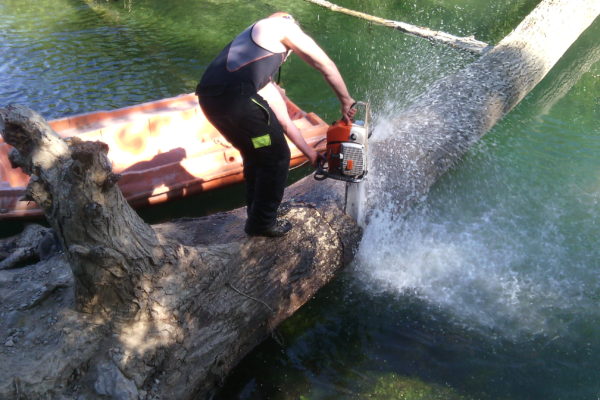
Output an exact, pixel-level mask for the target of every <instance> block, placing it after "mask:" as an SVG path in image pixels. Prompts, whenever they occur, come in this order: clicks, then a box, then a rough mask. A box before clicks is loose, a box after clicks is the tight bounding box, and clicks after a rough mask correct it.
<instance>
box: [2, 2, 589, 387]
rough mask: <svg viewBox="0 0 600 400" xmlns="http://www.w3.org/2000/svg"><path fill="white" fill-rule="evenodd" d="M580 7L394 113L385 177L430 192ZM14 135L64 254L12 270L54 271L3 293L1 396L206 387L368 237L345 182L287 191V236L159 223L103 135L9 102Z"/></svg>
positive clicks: (9, 277)
mask: <svg viewBox="0 0 600 400" xmlns="http://www.w3.org/2000/svg"><path fill="white" fill-rule="evenodd" d="M566 3H567V1H566V0H562V1H550V0H548V1H544V2H542V3H541V4H540V6H539V7H538V8H537V9H536V10H534V12H533V13H532V14H531V15H530V16H529V17H528V18H527V19H526V20H525V21H524V22H523V24H521V25H520V26H519V28H517V30H516V31H515V33H513V34H511V35H510V36H509V37H507V38H506V39H505V40H504V41H503V42H502V43H501V44H500V45H499V47H498V49H494V50H493V51H491V52H490V53H489V54H488V55H486V56H484V57H482V59H481V60H479V61H478V62H476V63H475V64H473V65H472V66H470V67H467V68H466V69H465V70H464V71H461V72H460V73H459V74H457V75H455V76H453V77H449V78H447V79H444V80H442V81H440V82H439V83H437V84H435V85H434V86H433V87H432V88H431V90H430V91H429V92H428V93H427V94H425V95H424V96H423V98H422V99H421V100H420V101H419V102H418V105H417V106H415V107H412V108H410V109H409V110H408V111H407V112H406V113H404V114H403V116H402V117H401V118H400V119H399V120H398V121H396V130H397V131H396V134H397V135H398V136H396V137H393V138H391V137H390V138H384V139H383V140H380V141H379V143H374V145H375V146H373V147H372V149H373V148H374V147H376V148H375V150H376V152H377V153H378V154H377V156H376V157H374V160H375V161H376V162H381V165H385V163H386V162H387V163H390V165H394V171H396V170H397V169H398V163H399V162H400V163H401V165H402V168H403V169H404V171H405V172H403V175H402V177H401V179H399V180H398V179H396V180H395V179H393V178H392V177H393V176H397V174H396V173H394V174H390V176H389V177H386V176H384V177H383V178H385V179H387V181H386V182H385V184H386V191H387V192H389V189H390V188H392V191H391V193H392V197H393V200H394V202H395V204H396V206H398V207H400V208H401V209H405V208H406V207H407V206H408V205H409V204H410V202H411V201H413V200H414V199H415V196H417V195H419V193H423V192H424V191H426V189H427V188H428V187H429V186H430V185H431V184H432V183H433V181H434V180H435V179H436V178H437V177H438V176H439V175H440V174H441V173H443V171H445V170H446V169H447V168H448V167H449V166H450V165H451V164H452V163H453V162H455V161H456V159H457V158H458V157H460V156H461V155H462V154H463V153H464V151H466V148H467V147H468V146H469V144H470V143H472V142H473V141H474V140H475V139H476V138H478V137H479V136H481V135H482V134H483V133H485V131H486V130H487V129H489V128H490V127H491V126H492V125H493V124H494V123H495V122H496V121H497V120H498V119H499V118H500V117H501V116H502V115H503V114H504V113H506V112H508V110H510V109H511V108H512V107H514V105H515V104H517V103H518V101H519V100H520V99H521V98H522V97H523V96H524V95H525V94H526V93H527V92H528V91H529V90H530V89H531V88H532V87H533V86H535V84H536V83H537V82H539V80H540V79H541V77H543V75H544V74H545V73H546V72H547V70H549V69H550V67H551V65H553V64H554V62H556V60H557V59H558V57H560V54H562V53H561V51H562V52H564V51H565V50H566V48H567V47H568V46H569V44H570V43H571V42H572V41H574V40H575V38H576V37H577V36H578V35H579V33H580V32H581V31H583V30H584V29H585V26H587V25H586V24H589V23H591V21H592V20H593V17H592V18H591V19H590V17H589V15H590V13H595V14H593V15H597V14H598V8H599V7H598V5H597V4H596V5H593V3H598V2H597V1H596V2H592V1H581V4H579V5H578V7H577V8H578V9H579V10H573V9H574V8H575V7H573V6H572V7H568V6H567V5H566ZM561 13H562V18H567V20H568V24H564V23H562V22H561V18H558V19H557V15H560V14H561ZM565 15H566V16H565ZM545 24H549V25H548V26H546V25H545ZM553 24H555V25H553ZM567 25H568V26H567ZM530 30H531V31H530ZM553 30H560V40H557V38H556V37H554V36H553V35H552V34H551V33H549V32H547V31H553ZM545 35H548V38H547V39H545V38H544V36H545ZM530 40H531V41H532V42H531V43H530V42H529V41H530ZM545 41H548V43H546V42H545ZM555 47H558V50H556V51H555V50H554V48H555ZM538 50H539V52H538ZM534 53H539V54H537V55H534ZM479 86H481V88H480V87H479ZM438 96H439V97H440V99H437V97H438ZM446 101H447V102H448V103H446ZM429 102H431V103H432V104H433V105H431V104H429ZM446 124H448V126H446ZM0 131H1V132H2V135H3V136H4V139H5V140H6V141H7V142H8V143H10V144H12V145H13V146H15V148H16V149H17V151H15V152H14V153H13V154H12V156H11V160H12V162H13V163H14V164H15V165H17V166H21V167H22V168H23V169H24V170H26V171H27V172H28V173H29V174H31V177H32V179H31V183H30V185H29V187H28V196H29V197H30V198H31V199H33V200H35V201H36V202H38V203H39V204H40V206H42V207H43V208H44V211H45V213H46V216H47V218H48V220H49V221H50V223H51V225H52V227H53V228H54V231H55V232H56V233H57V235H58V238H59V242H60V244H61V247H62V248H63V250H64V254H60V253H58V254H55V255H54V256H53V257H51V258H50V259H49V260H47V261H45V262H44V263H40V264H41V265H39V266H30V267H27V268H26V269H27V271H21V270H24V269H23V268H21V269H16V270H13V269H11V270H6V271H0V288H6V287H10V286H11V285H13V284H16V283H18V282H23V281H25V280H26V276H32V275H36V276H37V275H40V276H42V275H43V276H47V277H52V279H51V282H52V283H50V284H45V285H39V284H38V285H35V284H34V283H32V284H31V285H30V288H29V289H28V290H27V291H25V292H26V293H27V296H28V297H30V298H29V301H22V300H19V299H18V297H19V293H15V292H10V291H9V292H8V294H7V295H6V296H4V297H3V298H2V302H1V303H0V311H1V312H2V316H3V318H2V321H1V322H0V324H1V325H0V331H1V332H7V336H6V337H5V338H3V339H6V341H5V343H4V347H2V348H1V349H0V355H1V357H2V358H1V359H0V378H1V379H0V398H47V397H51V398H57V399H71V398H78V397H80V398H97V397H99V396H107V397H109V398H115V399H137V398H143V399H167V398H177V399H192V398H205V397H208V396H209V395H210V393H211V392H212V391H214V389H215V387H216V386H217V385H218V383H219V381H220V380H221V379H223V377H224V376H225V375H226V374H227V372H228V371H229V370H230V369H231V368H232V367H233V366H234V365H235V364H237V362H239V361H240V360H241V358H242V357H243V356H244V355H245V354H246V353H247V352H248V351H250V350H251V349H252V348H253V347H254V346H255V345H256V344H258V343H259V342H260V341H261V340H262V339H263V338H265V337H266V336H267V335H268V334H270V333H271V332H272V331H273V329H274V328H275V327H276V326H277V324H279V323H280V322H281V321H282V320H284V319H285V318H286V317H288V316H289V315H291V314H292V313H293V312H294V311H295V310H296V309H297V308H298V307H300V306H301V305H302V304H303V303H305V302H306V301H307V300H308V299H310V297H311V296H312V295H313V294H314V293H315V292H316V290H318V289H319V288H320V287H321V286H322V285H324V284H325V283H326V282H327V281H328V280H330V279H331V277H332V276H333V275H334V274H335V272H336V271H337V270H338V269H339V268H340V267H341V266H342V265H344V263H345V262H346V261H347V260H348V259H349V258H350V257H351V254H352V248H353V246H354V245H355V244H356V243H357V241H358V239H359V237H360V232H359V230H358V229H357V227H356V226H355V224H354V223H353V222H352V221H350V219H349V218H348V217H347V216H345V215H344V214H343V213H342V212H341V211H340V210H341V209H342V207H343V205H342V199H343V193H342V191H343V185H339V184H338V183H336V182H331V181H330V182H326V183H319V184H318V185H317V184H315V183H314V182H313V181H312V178H308V179H307V180H305V181H303V182H302V183H301V184H300V185H299V187H298V188H295V189H292V190H290V191H288V193H289V195H291V196H292V197H293V198H294V201H293V202H292V203H291V204H290V208H289V210H288V212H287V218H289V219H290V220H291V221H292V222H293V223H295V228H294V229H293V230H292V232H291V233H290V234H289V235H288V236H287V237H285V238H280V239H275V240H273V239H262V238H251V239H248V238H245V237H244V236H241V235H240V232H241V226H242V221H243V210H237V211H235V212H231V213H224V214H218V215H215V216H212V217H209V218H203V219H199V220H180V221H174V222H171V223H168V224H162V225H158V226H154V227H149V226H147V225H146V224H144V223H143V222H142V221H141V220H140V219H139V217H137V215H135V213H133V212H132V211H131V209H130V208H129V207H128V206H127V204H126V203H125V202H124V200H123V198H122V196H121V195H120V193H119V191H118V189H117V188H116V187H115V185H114V184H115V182H116V180H117V179H118V176H115V175H114V174H112V172H111V171H110V168H109V163H108V160H107V159H106V154H105V153H106V148H105V147H104V146H103V145H102V144H101V143H83V142H78V141H77V140H72V141H71V142H70V143H67V142H64V141H62V140H61V139H59V138H58V137H57V136H56V135H55V134H54V133H53V132H52V131H51V129H50V128H49V127H48V126H47V124H45V122H44V121H43V120H42V119H41V118H40V117H39V116H38V115H37V114H35V113H33V112H31V111H30V110H27V109H25V108H23V107H18V106H15V107H9V108H8V109H3V110H0ZM432 139H433V140H432ZM384 147H386V149H385V151H384V150H383V149H384ZM398 154H400V155H401V156H400V157H398ZM381 170H382V168H381V167H380V168H379V171H381ZM380 173H381V172H380ZM403 178H405V179H403ZM69 268H70V269H71V270H72V275H71V274H69V273H68V269H69ZM40 282H42V278H41V277H40ZM72 287H75V291H74V292H73V291H72V290H71V289H70V288H72ZM23 295H24V294H23V293H20V296H23ZM25 327H27V328H25Z"/></svg>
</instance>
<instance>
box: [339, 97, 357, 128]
mask: <svg viewBox="0 0 600 400" xmlns="http://www.w3.org/2000/svg"><path fill="white" fill-rule="evenodd" d="M354 105H356V101H354V99H353V98H351V97H349V98H348V100H343V101H342V119H343V120H344V121H345V122H346V123H347V124H349V123H350V122H352V118H353V117H354V114H356V107H353V106H354Z"/></svg>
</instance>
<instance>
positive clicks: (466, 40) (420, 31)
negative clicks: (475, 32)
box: [305, 0, 491, 54]
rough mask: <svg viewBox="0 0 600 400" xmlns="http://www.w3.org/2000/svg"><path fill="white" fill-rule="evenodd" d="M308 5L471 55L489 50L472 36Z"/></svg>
mask: <svg viewBox="0 0 600 400" xmlns="http://www.w3.org/2000/svg"><path fill="white" fill-rule="evenodd" d="M305 1H308V2H309V3H313V4H316V5H319V6H321V7H325V8H328V9H330V10H331V11H335V12H339V13H342V14H346V15H351V16H353V17H356V18H361V19H364V20H367V21H369V22H372V23H374V24H377V25H382V26H387V27H388V28H392V29H396V30H398V31H400V32H404V33H407V34H409V35H412V36H416V37H420V38H424V39H427V40H429V41H432V42H439V43H443V44H445V45H448V46H450V47H454V48H456V49H460V50H464V51H468V52H470V53H473V54H483V53H485V52H486V51H487V50H489V49H490V48H491V46H490V45H488V44H487V43H485V42H482V41H479V40H477V39H475V38H474V37H472V36H469V37H461V36H454V35H451V34H449V33H446V32H441V31H434V30H432V29H429V28H425V27H422V26H416V25H411V24H407V23H406V22H400V21H393V20H391V19H385V18H380V17H376V16H374V15H369V14H365V13H363V12H360V11H355V10H351V9H349V8H345V7H340V6H338V5H336V4H333V3H331V2H329V1H327V0H305Z"/></svg>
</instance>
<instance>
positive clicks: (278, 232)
mask: <svg viewBox="0 0 600 400" xmlns="http://www.w3.org/2000/svg"><path fill="white" fill-rule="evenodd" d="M291 229H292V223H291V222H290V221H288V220H286V219H280V220H277V222H276V223H275V224H274V225H273V226H271V227H269V228H266V229H259V230H255V229H249V228H248V227H246V228H244V231H246V233H247V234H248V236H266V237H281V236H284V235H285V234H287V233H288V232H289V231H290V230H291Z"/></svg>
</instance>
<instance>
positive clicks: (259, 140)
mask: <svg viewBox="0 0 600 400" xmlns="http://www.w3.org/2000/svg"><path fill="white" fill-rule="evenodd" d="M252 145H253V146H254V148H255V149H260V148H261V147H267V146H270V145H271V136H269V134H268V133H267V134H266V135H262V136H259V137H254V138H252Z"/></svg>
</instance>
